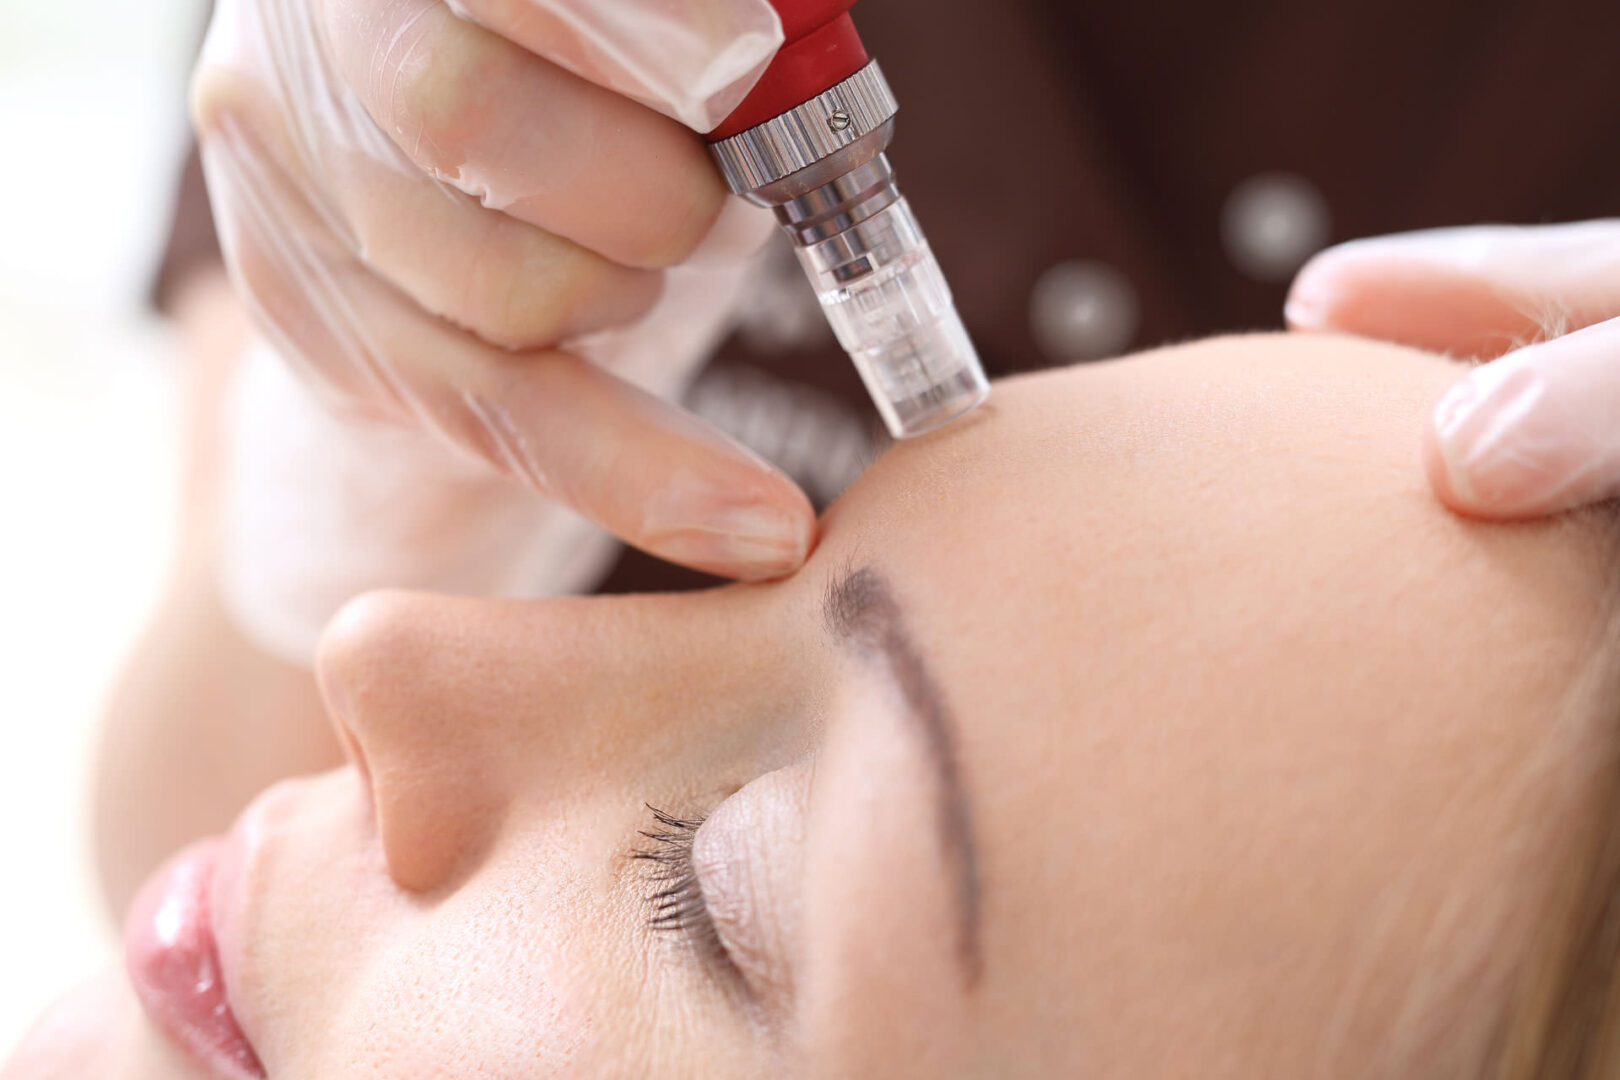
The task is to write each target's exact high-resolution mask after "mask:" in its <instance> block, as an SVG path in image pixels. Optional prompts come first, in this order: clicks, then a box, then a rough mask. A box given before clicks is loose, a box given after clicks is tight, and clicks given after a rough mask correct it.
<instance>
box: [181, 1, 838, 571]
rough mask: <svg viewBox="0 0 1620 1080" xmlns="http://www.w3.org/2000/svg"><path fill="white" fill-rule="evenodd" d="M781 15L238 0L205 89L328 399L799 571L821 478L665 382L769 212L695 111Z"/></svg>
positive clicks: (646, 527) (231, 180)
mask: <svg viewBox="0 0 1620 1080" xmlns="http://www.w3.org/2000/svg"><path fill="white" fill-rule="evenodd" d="M779 40H780V28H779V26H778V24H777V21H776V17H775V15H774V13H773V12H772V10H771V9H770V7H769V5H768V4H767V3H766V2H765V0H691V2H688V3H683V4H675V5H671V4H668V3H659V2H655V0H618V2H615V3H613V4H598V3H595V2H592V0H501V2H496V0H459V2H457V3H456V4H455V5H454V10H452V7H451V6H450V5H448V4H446V3H444V2H443V0H220V3H219V4H218V6H217V8H216V12H215V17H214V22H213V24H212V26H211V28H210V31H209V38H208V41H207V44H206V47H205V50H204V55H203V59H202V62H201V65H200V67H199V69H198V73H197V77H196V80H195V85H194V112H195V116H196V122H197V127H198V131H199V140H200V144H201V149H202V155H203V160H204V165H205V167H206V170H207V174H208V180H209V186H210V191H211V196H212V199H213V202H214V208H215V216H216V219H217V220H218V223H219V226H220V233H221V239H222V242H223V245H224V247H225V251H226V256H227V262H228V265H229V266H230V268H231V270H232V273H233V277H234V279H235V281H236V283H237V286H238V288H239V290H240V291H241V292H243V294H244V296H245V298H246V299H247V301H248V303H249V305H250V307H251V308H252V309H253V312H254V315H255V316H256V319H257V321H258V323H259V324H260V327H261V328H262V329H263V330H264V331H265V333H266V334H267V336H268V337H269V339H270V341H271V343H272V344H273V346H274V347H275V349H276V351H277V352H278V353H279V354H280V355H281V356H282V358H283V359H284V360H286V361H288V362H290V363H291V364H293V365H294V366H295V367H296V368H297V369H298V371H299V372H300V374H302V375H305V376H307V377H308V378H309V380H310V381H311V382H312V384H313V385H315V386H316V387H317V388H318V389H320V390H322V391H323V392H324V397H325V401H326V402H327V404H329V405H330V406H331V407H332V408H334V409H335V410H336V412H337V413H338V414H339V415H347V416H352V417H356V418H360V419H364V420H368V421H369V420H378V419H380V420H383V421H386V422H394V423H399V424H402V425H406V426H414V427H420V428H424V429H426V430H428V431H431V432H433V433H435V434H437V435H438V436H440V437H442V438H443V439H444V440H445V441H446V442H447V443H449V444H450V445H452V446H454V447H456V448H458V449H459V450H461V451H463V452H465V453H467V454H470V455H472V456H473V457H475V458H478V459H482V460H483V461H485V462H487V463H488V464H489V465H490V466H491V467H492V468H493V469H495V470H498V471H500V472H502V473H505V474H506V475H507V476H509V477H511V478H512V479H513V480H515V481H517V482H518V483H520V484H523V485H527V486H529V487H532V488H533V489H534V490H537V491H539V492H540V493H542V494H544V495H546V496H548V497H550V498H552V499H555V500H557V501H558V502H560V503H562V504H564V505H566V506H568V507H571V508H573V509H575V510H577V511H579V512H580V513H581V514H582V515H583V516H585V517H586V518H588V519H589V520H591V521H593V522H595V523H597V524H599V525H601V526H602V527H604V528H605V529H607V530H608V531H610V532H612V533H614V534H615V535H617V536H619V537H621V538H622V539H624V540H626V541H628V542H629V543H631V544H634V545H636V546H638V547H641V548H643V549H645V550H647V551H650V552H652V553H654V554H657V555H660V556H663V557H665V558H668V559H671V560H673V561H676V562H680V563H684V564H686V565H689V566H693V567H696V568H699V569H703V570H708V571H711V572H714V573H718V574H723V575H728V576H735V577H743V578H762V577H771V576H775V575H779V574H783V573H787V572H790V571H791V570H793V569H794V568H796V567H797V566H798V565H799V563H800V562H801V561H802V560H803V558H804V556H805V554H806V552H807V550H808V548H809V546H810V544H811V541H812V536H813V531H814V527H815V523H814V515H813V512H812V510H811V507H810V504H809V501H808V500H807V499H806V498H805V497H804V495H803V494H802V493H801V492H800V491H799V490H798V489H797V488H796V487H795V486H794V485H793V484H792V482H791V481H789V480H788V479H787V478H786V477H785V476H784V475H783V474H781V473H780V472H778V471H777V470H775V469H772V468H770V467H769V466H767V465H766V464H764V463H763V462H761V461H760V460H759V459H757V458H756V457H754V456H753V455H751V454H748V453H747V452H745V451H743V450H742V449H741V448H739V447H737V446H736V445H734V444H733V443H731V442H730V441H729V440H727V439H725V438H723V437H722V436H720V435H719V434H718V433H716V432H714V431H712V430H710V429H708V428H707V427H706V426H704V425H703V424H701V423H700V422H698V421H697V420H695V419H694V418H692V417H690V416H688V415H686V414H685V413H683V412H681V411H680V410H678V409H676V408H675V407H674V406H672V405H670V404H668V403H667V402H666V401H665V400H663V398H662V397H661V396H660V395H668V394H672V393H674V392H676V391H678V390H679V389H680V388H681V386H682V385H683V384H684V382H685V381H686V380H687V379H689V378H690V376H691V375H692V374H693V372H694V371H695V370H696V368H697V367H698V365H699V364H700V363H701V362H702V361H703V360H704V359H705V357H706V355H707V351H708V350H709V348H711V347H712V344H713V341H714V338H715V335H716V334H717V332H718V330H719V329H720V327H721V326H722V324H723V321H724V319H725V317H726V314H727V311H728V308H729V305H730V303H731V300H732V297H733V292H734V288H735V285H736V283H737V281H738V278H739V275H740V273H741V270H742V268H743V266H744V264H745V260H746V259H747V258H748V257H749V256H750V255H751V254H752V252H753V251H754V250H755V249H756V248H757V246H758V244H759V242H760V241H761V240H763V238H764V236H765V235H767V232H768V229H769V224H768V218H767V221H766V222H761V221H760V220H759V219H758V217H757V216H755V215H753V214H751V213H749V211H750V209H751V208H747V207H744V206H742V205H741V204H740V203H738V202H737V201H736V200H729V199H727V198H726V192H725V189H724V186H723V182H722V181H721V179H720V178H719V176H718V174H717V172H716V170H715V169H714V167H713V165H712V163H711V162H710V161H709V159H708V157H707V154H706V151H705V149H704V147H703V144H702V140H701V139H700V138H699V137H698V136H697V135H696V134H695V133H694V132H693V131H692V130H691V127H689V126H687V125H692V126H698V127H704V126H710V125H712V124H714V123H716V122H718V121H719V119H721V118H722V117H723V116H724V115H725V114H726V113H727V112H728V111H729V110H730V109H731V107H733V106H734V105H735V104H736V102H737V101H738V100H740V99H741V97H742V96H743V94H745V93H746V91H747V90H748V88H749V87H750V86H751V84H752V80H753V79H754V78H755V77H757V75H758V74H759V72H760V71H761V70H763V68H764V66H765V64H766V63H767V62H768V61H769V59H770V57H771V55H772V54H773V52H774V50H775V48H776V46H777V44H778V42H779ZM649 106H652V107H649ZM674 117H678V118H679V120H680V121H685V122H686V123H685V124H683V123H681V122H678V121H677V120H676V119H673V118H674ZM723 208H725V212H724V213H723V212H722V209H723ZM376 467H377V468H378V469H380V470H387V469H389V468H391V467H394V465H393V464H392V463H390V462H388V461H378V462H377V463H376ZM420 577H421V576H420V575H419V578H420ZM412 583H413V584H421V585H429V586H431V585H432V584H433V583H432V581H431V580H418V581H416V582H412Z"/></svg>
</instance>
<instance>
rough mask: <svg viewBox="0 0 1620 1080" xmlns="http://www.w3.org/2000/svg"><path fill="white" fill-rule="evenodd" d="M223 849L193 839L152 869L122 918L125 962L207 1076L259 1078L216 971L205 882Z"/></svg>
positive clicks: (155, 1012) (166, 1027)
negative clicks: (165, 861) (161, 865)
mask: <svg viewBox="0 0 1620 1080" xmlns="http://www.w3.org/2000/svg"><path fill="white" fill-rule="evenodd" d="M221 847H222V841H219V840H205V841H202V842H200V843H197V844H193V845H192V846H191V847H188V848H186V849H185V850H184V851H182V852H180V853H179V854H178V855H176V856H174V857H173V858H172V859H170V860H169V861H168V862H167V863H166V864H164V866H163V867H162V868H161V869H160V870H158V872H157V873H156V874H153V875H152V877H151V879H150V880H149V881H147V883H146V885H145V886H143V887H142V889H141V892H140V895H139V896H138V897H137V898H136V900H135V906H134V907H133V908H132V909H131V911H130V913H129V919H128V921H127V922H126V923H125V924H124V961H125V964H126V966H127V967H128V969H129V978H130V981H131V983H133V984H134V987H135V994H136V996H137V997H139V998H140V1001H141V1005H142V1007H143V1008H145V1010H146V1013H147V1015H148V1016H149V1017H151V1019H152V1022H153V1023H154V1024H156V1025H157V1026H158V1028H159V1029H160V1030H161V1031H162V1032H163V1033H164V1034H165V1035H167V1036H168V1037H169V1039H170V1040H171V1041H172V1042H173V1043H174V1044H175V1045H176V1046H178V1047H180V1048H181V1049H182V1050H184V1051H186V1053H187V1054H189V1055H190V1056H191V1058H192V1059H193V1060H194V1061H195V1062H196V1063H197V1064H198V1065H199V1066H201V1067H202V1068H203V1069H204V1070H205V1071H206V1072H207V1073H208V1075H209V1076H210V1077H212V1078H215V1080H252V1078H261V1080H262V1078H263V1077H264V1075H265V1073H264V1066H263V1065H261V1064H259V1056H258V1055H257V1054H256V1053H254V1051H253V1047H252V1046H251V1045H249V1044H248V1041H247V1037H246V1036H245V1035H243V1034H242V1029H241V1028H240V1027H239V1026H238V1025H237V1023H236V1017H235V1015H234V1014H233V1013H232V1012H231V1004H230V1001H229V1000H228V999H227V998H226V996H225V983H224V980H223V979H222V978H221V977H220V966H219V946H218V944H217V943H216V942H215V940H214V927H213V920H212V918H211V915H210V907H211V905H210V903H209V887H210V885H211V884H212V882H213V878H214V868H215V865H216V864H217V863H218V860H219V854H220V849H221Z"/></svg>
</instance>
